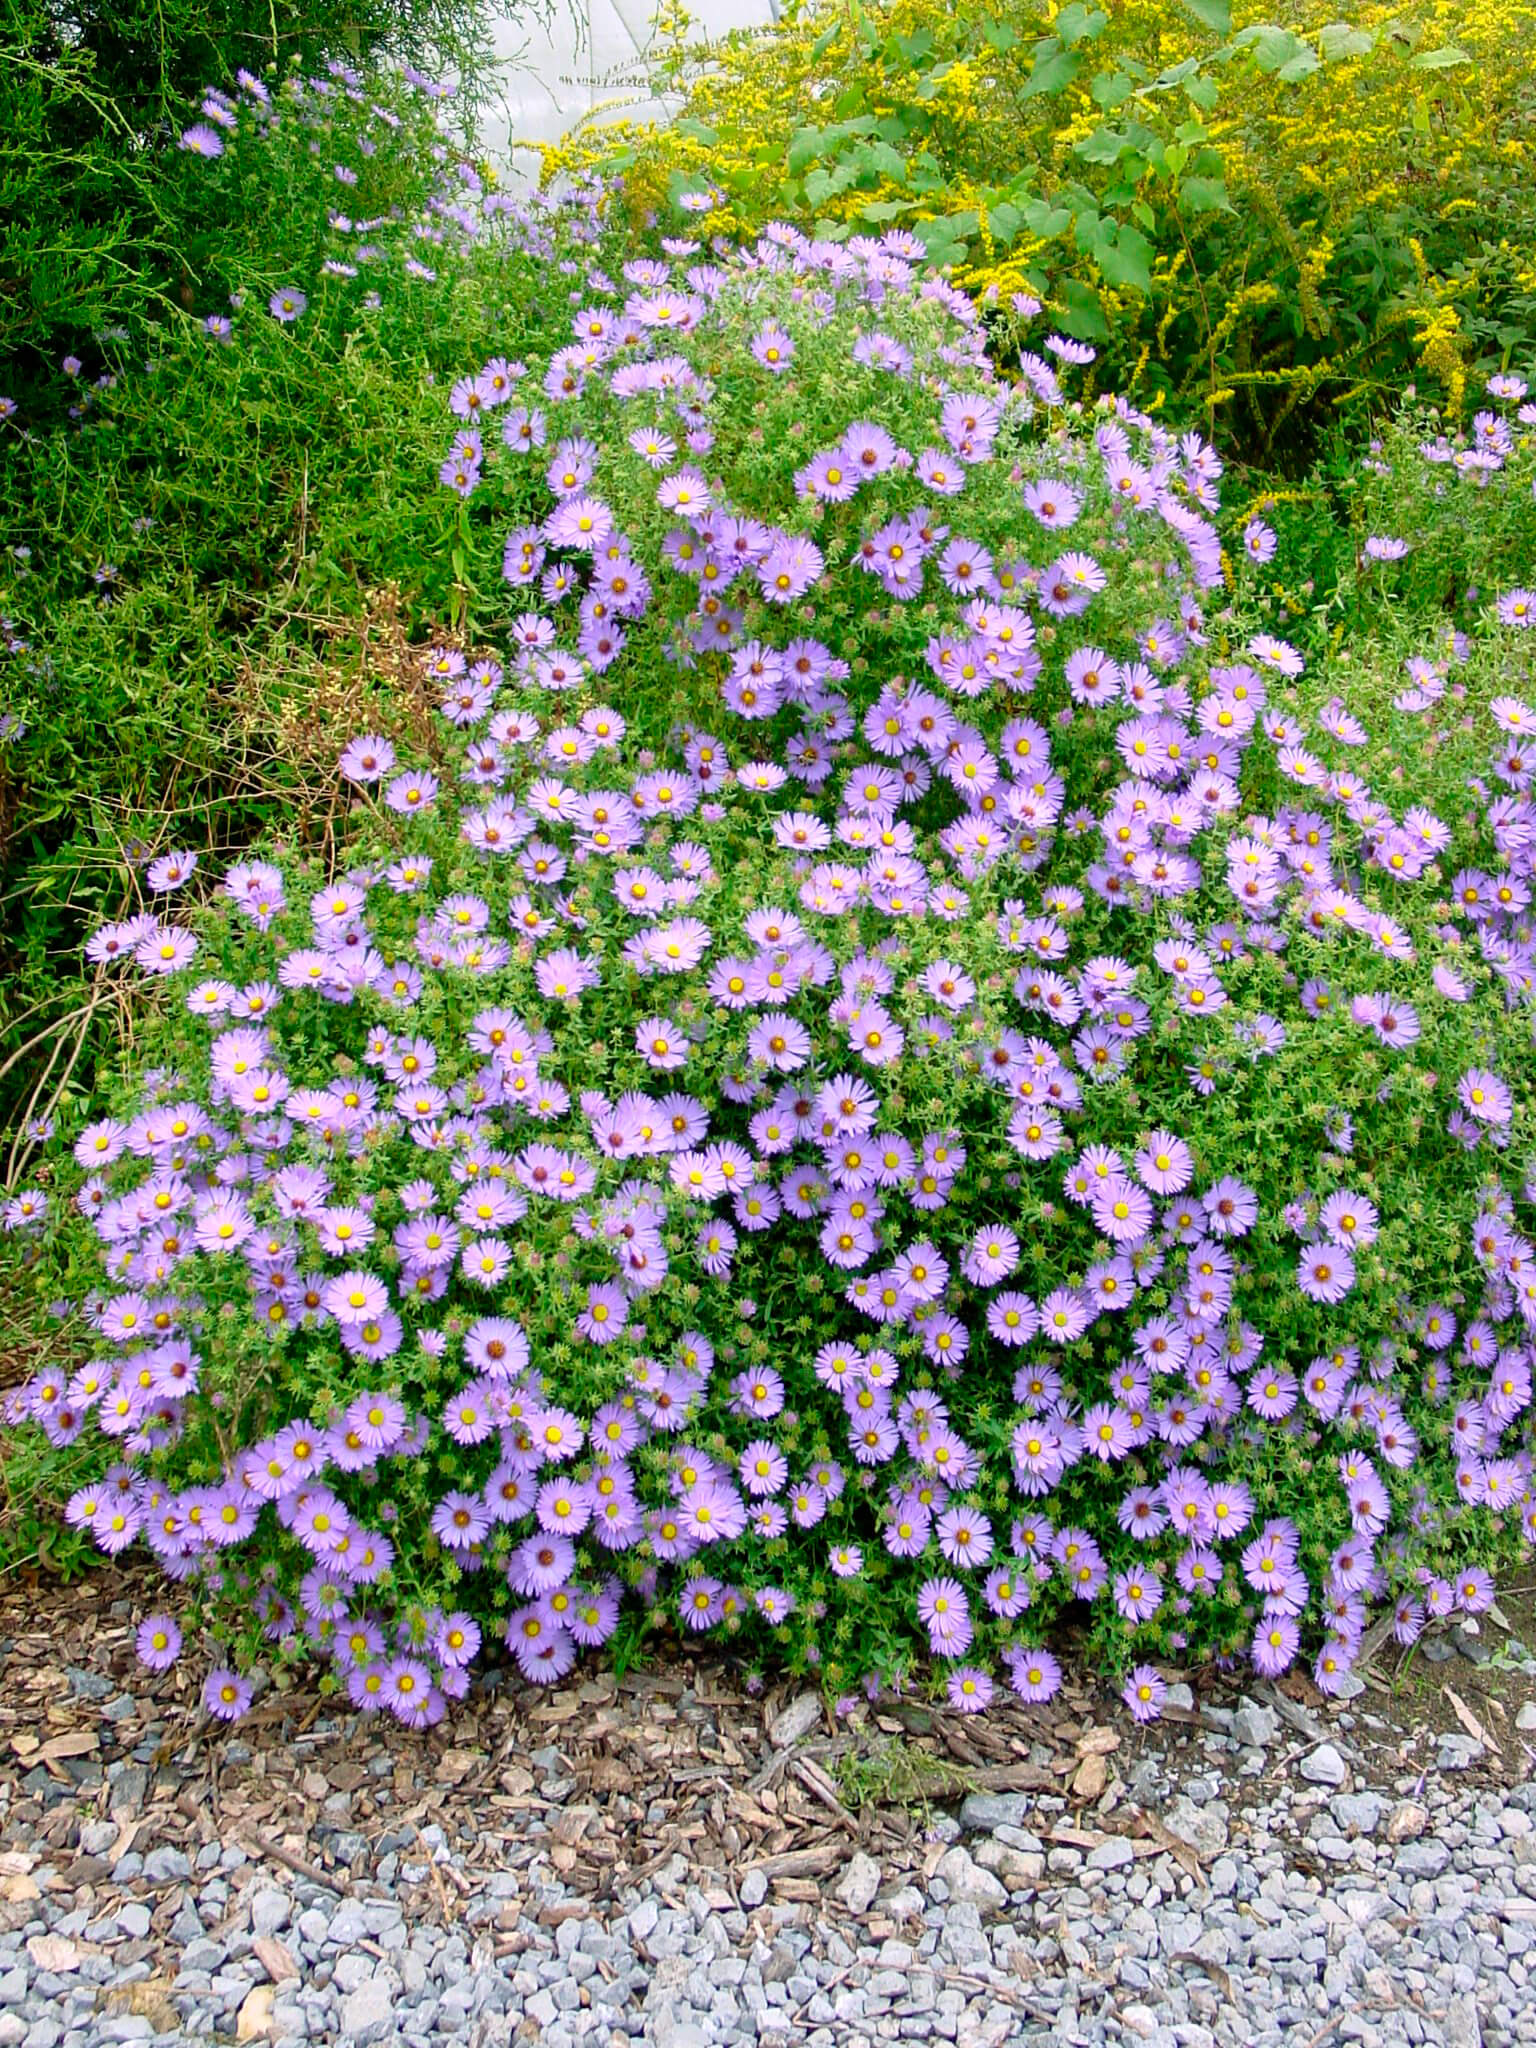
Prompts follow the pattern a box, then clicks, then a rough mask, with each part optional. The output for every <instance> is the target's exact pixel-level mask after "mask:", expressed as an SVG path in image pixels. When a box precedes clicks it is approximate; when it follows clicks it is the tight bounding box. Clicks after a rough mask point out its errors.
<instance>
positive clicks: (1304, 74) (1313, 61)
mask: <svg viewBox="0 0 1536 2048" xmlns="http://www.w3.org/2000/svg"><path fill="white" fill-rule="evenodd" d="M1321 69H1322V64H1321V61H1320V59H1319V57H1318V54H1317V52H1316V50H1311V49H1308V47H1307V45H1306V44H1305V43H1303V44H1302V46H1301V48H1300V49H1299V50H1298V51H1297V52H1296V54H1295V56H1294V57H1293V58H1292V59H1291V61H1290V63H1289V64H1282V65H1281V66H1280V70H1279V72H1278V74H1277V75H1278V76H1279V78H1280V79H1281V80H1282V81H1283V82H1284V83H1285V84H1286V85H1295V84H1296V83H1297V81H1298V80H1299V79H1303V78H1308V77H1310V76H1311V74H1312V73H1313V72H1314V71H1320V70H1321Z"/></svg>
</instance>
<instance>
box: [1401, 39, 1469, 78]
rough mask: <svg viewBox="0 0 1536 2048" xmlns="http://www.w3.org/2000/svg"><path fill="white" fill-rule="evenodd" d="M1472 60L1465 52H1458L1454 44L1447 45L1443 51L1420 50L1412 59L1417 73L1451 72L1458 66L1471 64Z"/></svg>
mask: <svg viewBox="0 0 1536 2048" xmlns="http://www.w3.org/2000/svg"><path fill="white" fill-rule="evenodd" d="M1471 62H1472V59H1471V58H1470V57H1469V56H1468V55H1467V53H1466V51H1465V50H1458V49H1457V48H1456V47H1455V45H1454V44H1453V43H1447V44H1446V45H1445V47H1444V49H1441V50H1420V52H1419V54H1418V56H1417V57H1415V58H1413V59H1412V63H1413V68H1414V70H1415V71H1451V70H1454V68H1455V67H1456V66H1457V65H1458V64H1470V63H1471Z"/></svg>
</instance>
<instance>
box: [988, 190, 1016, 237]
mask: <svg viewBox="0 0 1536 2048" xmlns="http://www.w3.org/2000/svg"><path fill="white" fill-rule="evenodd" d="M1023 224H1024V215H1023V212H1022V210H1021V209H1020V208H1019V207H1017V206H1015V205H1014V204H1013V202H1012V201H1011V200H1008V199H1000V200H999V201H998V203H997V205H996V206H991V207H988V209H987V230H988V232H989V233H990V235H991V237H992V239H993V241H994V242H995V243H996V244H997V246H998V248H999V249H1006V248H1007V247H1008V244H1009V243H1010V242H1011V241H1012V240H1013V239H1014V237H1015V236H1016V235H1017V234H1018V232H1019V229H1020V228H1021V227H1022V226H1023Z"/></svg>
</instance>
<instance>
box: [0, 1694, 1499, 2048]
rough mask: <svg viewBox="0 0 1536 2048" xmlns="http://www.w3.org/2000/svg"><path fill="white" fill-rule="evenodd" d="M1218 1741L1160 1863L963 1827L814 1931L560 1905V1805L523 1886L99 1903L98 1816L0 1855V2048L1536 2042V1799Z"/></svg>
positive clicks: (504, 1877) (1455, 1758) (936, 1837)
mask: <svg viewBox="0 0 1536 2048" xmlns="http://www.w3.org/2000/svg"><path fill="white" fill-rule="evenodd" d="M1205 1718H1206V1722H1207V1725H1206V1726H1205V1727H1204V1729H1203V1730H1201V1731H1200V1732H1196V1733H1194V1734H1193V1735H1192V1738H1191V1740H1190V1741H1188V1742H1187V1743H1185V1744H1184V1745H1183V1746H1182V1748H1181V1749H1180V1751H1179V1754H1178V1755H1177V1757H1173V1756H1171V1755H1163V1756H1158V1755H1156V1754H1153V1753H1149V1754H1146V1755H1143V1756H1142V1758H1141V1760H1140V1761H1139V1762H1138V1763H1137V1764H1136V1765H1135V1767H1134V1771H1133V1773H1132V1780H1131V1783H1130V1784H1129V1785H1128V1786H1127V1787H1126V1788H1125V1790H1126V1800H1125V1803H1124V1805H1123V1807H1122V1808H1121V1809H1120V1811H1122V1812H1123V1813H1124V1814H1130V1813H1133V1812H1137V1811H1140V1812H1145V1813H1149V1814H1153V1815H1155V1816H1157V1818H1158V1823H1159V1825H1160V1826H1161V1828H1162V1829H1163V1830H1165V1831H1166V1832H1165V1835H1164V1836H1163V1837H1154V1838H1153V1839H1151V1840H1148V1839H1147V1838H1146V1837H1145V1835H1144V1834H1143V1835H1141V1836H1137V1835H1136V1834H1135V1833H1134V1832H1133V1831H1132V1830H1131V1829H1130V1827H1129V1824H1128V1823H1121V1822H1117V1818H1116V1810H1115V1809H1114V1807H1113V1806H1112V1807H1111V1810H1110V1811H1109V1812H1107V1813H1106V1812H1104V1811H1103V1809H1102V1802H1101V1804H1100V1807H1099V1808H1097V1809H1095V1811H1094V1813H1093V1814H1092V1816H1091V1817H1090V1819H1089V1821H1088V1823H1087V1824H1086V1825H1085V1827H1083V1828H1079V1829H1077V1830H1076V1831H1077V1832H1078V1833H1080V1834H1082V1835H1083V1837H1084V1842H1087V1843H1088V1844H1090V1845H1089V1846H1084V1843H1083V1842H1077V1843H1074V1842H1069V1841H1063V1840H1061V1839H1059V1837H1060V1836H1061V1834H1062V1833H1063V1832H1067V1833H1071V1832H1073V1831H1074V1830H1073V1826H1072V1816H1071V1814H1070V1813H1069V1811H1068V1809H1067V1804H1066V1802H1065V1801H1064V1800H1062V1799H1056V1798H1050V1797H1045V1796H1041V1795H1032V1794H1003V1795H986V1794H982V1795H975V1796H973V1797H972V1798H971V1799H969V1800H967V1801H966V1802H965V1803H964V1804H963V1806H962V1807H961V1808H960V1809H959V1811H958V1812H955V1813H941V1814H939V1815H937V1816H935V1817H933V1818H932V1819H931V1821H930V1822H929V1824H928V1826H927V1833H926V1839H925V1840H922V1841H920V1843H919V1848H920V1852H921V1853H920V1854H919V1857H918V1861H917V1867H916V1868H915V1869H913V1870H909V1871H905V1872H900V1873H894V1874H893V1873H888V1872H886V1871H883V1870H882V1869H881V1867H880V1865H879V1863H878V1862H877V1861H876V1860H875V1859H874V1858H873V1857H871V1856H869V1855H867V1854H865V1853H864V1852H863V1851H861V1850H858V1849H856V1848H855V1847H854V1846H853V1845H852V1844H850V1848H849V1853H848V1856H847V1860H846V1862H845V1864H844V1865H843V1867H842V1869H841V1871H840V1872H838V1873H835V1874H834V1875H833V1876H832V1878H830V1879H829V1880H828V1881H827V1883H826V1885H825V1887H824V1889H823V1890H822V1892H821V1893H820V1895H819V1902H818V1903H816V1904H814V1905H813V1904H812V1903H810V1901H809V1900H807V1899H805V1898H801V1899H792V1900H783V1899H780V1898H778V1897H776V1896H775V1886H774V1884H773V1883H772V1882H771V1881H770V1879H769V1878H768V1877H767V1876H765V1875H764V1873H763V1872H762V1871H761V1870H753V1869H751V1868H747V1869H745V1870H743V1871H740V1872H736V1873H732V1874H731V1875H730V1877H729V1878H728V1879H722V1876H721V1873H720V1872H719V1871H718V1870H711V1871H707V1872H702V1871H698V1870H694V1869H691V1868H690V1866H689V1863H688V1861H687V1859H686V1858H685V1856H684V1855H683V1854H681V1853H679V1854H676V1855H674V1856H673V1857H672V1858H671V1861H670V1862H668V1863H666V1864H664V1865H663V1866H662V1867H661V1868H659V1869H654V1870H652V1871H650V1872H649V1874H648V1875H646V1876H645V1877H644V1879H643V1881H641V1882H638V1883H635V1884H633V1885H632V1886H630V1887H628V1888H626V1887H625V1886H624V1885H623V1884H620V1885H619V1886H618V1887H617V1889H616V1891H615V1892H614V1894H613V1896H612V1897H610V1898H608V1899H606V1900H601V1901H597V1900H594V1899H592V1898H590V1897H588V1896H585V1895H584V1894H582V1893H580V1892H577V1891H574V1890H571V1889H569V1888H568V1887H567V1885H566V1883H565V1882H564V1881H563V1879H562V1877H561V1875H560V1873H559V1869H558V1867H557V1866H558V1860H559V1858H558V1842H559V1836H558V1824H559V1809H558V1805H555V1806H552V1807H549V1808H547V1809H545V1810H544V1811H539V1812H530V1814H529V1818H528V1824H527V1837H526V1840H525V1841H523V1842H521V1843H520V1844H519V1854H518V1856H517V1859H516V1861H517V1864H518V1867H516V1868H505V1867H503V1868H496V1867H486V1866H485V1865H483V1864H475V1863H467V1862H466V1861H465V1860H464V1859H463V1858H462V1857H459V1856H457V1855H455V1854H454V1853H452V1852H451V1850H450V1847H449V1845H448V1842H447V1840H446V1839H445V1837H444V1835H443V1833H442V1831H441V1830H440V1829H439V1828H437V1827H435V1826H427V1827H425V1828H421V1829H420V1830H419V1831H418V1830H416V1829H414V1828H413V1829H412V1830H410V1831H409V1839H408V1842H407V1839H406V1836H405V1835H404V1833H402V1837H401V1840H400V1842H399V1844H398V1845H397V1846H394V1847H391V1848H390V1849H388V1850H387V1851H386V1852H385V1853H384V1854H383V1855H382V1856H379V1857H378V1858H377V1859H376V1861H375V1862H374V1865H373V1869H372V1875H371V1877H370V1878H368V1879H366V1880H364V1881H362V1882H360V1883H358V1882H354V1883H353V1884H352V1886H351V1888H350V1889H349V1890H348V1891H347V1892H346V1893H344V1894H343V1893H339V1892H338V1891H337V1889H335V1888H334V1887H333V1886H330V1885H324V1886H322V1885H321V1884H319V1883H316V1882H312V1881H311V1880H310V1879H308V1878H306V1877H303V1876H299V1875H296V1874H294V1873H293V1872H292V1871H288V1870H284V1869H283V1868H282V1867H281V1866H278V1865H274V1863H273V1862H272V1861H271V1860H270V1858H269V1857H265V1856H257V1855H255V1854H253V1853H252V1852H251V1851H249V1850H248V1849H247V1848H245V1847H242V1846H239V1845H236V1844H231V1845H227V1846H226V1845H221V1844H220V1843H219V1842H217V1841H213V1842H207V1843H205V1844H204V1845H203V1846H202V1848H201V1849H200V1850H196V1851H194V1853H193V1854H192V1855H191V1856H190V1857H189V1855H188V1854H187V1853H186V1851H185V1850H184V1849H183V1848H182V1847H180V1846H177V1845H172V1844H169V1843H167V1844H165V1845H153V1844H152V1845H149V1846H147V1847H145V1846H144V1845H142V1844H136V1846H135V1849H134V1851H133V1852H132V1853H130V1854H127V1855H124V1856H121V1857H120V1858H119V1859H118V1860H117V1862H116V1863H115V1864H113V1865H111V1867H110V1870H109V1871H108V1872H107V1873H106V1874H105V1875H104V1877H103V1880H102V1882H101V1883H100V1884H98V1885H94V1886H92V1887H91V1893H90V1900H89V1902H88V1903H82V1899H83V1898H84V1896H85V1895H84V1894H83V1893H82V1892H81V1891H80V1890H79V1889H78V1888H76V1887H71V1886H68V1885H65V1884H62V1883H61V1882H60V1879H61V1872H62V1867H63V1865H64V1864H65V1863H67V1862H70V1861H72V1860H73V1859H75V1858H77V1857H79V1856H82V1855H83V1856H95V1857H98V1858H104V1857H107V1856H108V1855H109V1852H110V1850H111V1847H112V1845H113V1843H115V1842H116V1841H117V1839H118V1825H117V1823H116V1822H115V1821H114V1820H112V1819H110V1818H107V1817H99V1818H93V1817H91V1816H90V1814H89V1813H88V1812H86V1811H82V1813H81V1817H80V1821H79V1825H78V1827H77V1828H74V1829H73V1830H72V1833H73V1836H74V1839H73V1840H72V1841H71V1842H70V1844H69V1856H68V1858H64V1857H61V1856H60V1855H59V1852H58V1848H57V1844H56V1841H55V1843H54V1844H53V1845H52V1846H51V1847H49V1846H47V1845H45V1848H46V1851H47V1853H44V1854H41V1855H40V1854H38V1853H36V1852H34V1851H30V1850H29V1849H28V1848H27V1847H26V1844H25V1843H24V1842H22V1841H19V1840H17V1839H16V1838H15V1835H14V1833H12V1834H9V1835H8V1836H7V1839H6V1842H5V1853H4V1854H3V1855H0V1900H3V1901H4V1907H3V1915H0V1925H3V1927H4V1930H5V1931H3V1932H0V2048H96V2044H98V2043H107V2042H131V2041H144V2040H151V2039H159V2040H160V2041H162V2042H164V2043H165V2044H166V2048H172V2044H180V2043H190V2042H200V2043H201V2042H207V2041H209V2040H210V2039H212V2038H216V2037H217V2038H221V2039H228V2038H231V2037H237V2038H243V2039H248V2040H260V2041H268V2042H273V2043H278V2044H290V2043H292V2044H297V2043H300V2042H315V2041H323V2042H339V2043H353V2044H356V2048H367V2044H372V2043H381V2042H405V2043H409V2044H411V2048H426V2044H428V2043H432V2042H437V2041H440V2040H444V2039H448V2038H451V2039H452V2040H454V2041H455V2042H462V2043H464V2044H465V2048H488V2044H499V2043H503V2042H512V2041H517V2042H525V2041H534V2040H537V2041H538V2042H540V2043H541V2044H543V2048H571V2044H574V2043H578V2042H582V2043H594V2044H602V2048H613V2044H618V2043H627V2042H630V2041H635V2040H640V2041H647V2042H652V2043H655V2044H656V2048H704V2044H714V2043H720V2044H723V2043H727V2042H732V2043H734V2042H740V2043H748V2042H753V2043H758V2044H761V2048H780V2044H786V2043H794V2044H795V2048H845V2044H847V2043H850V2042H856V2041H866V2040H867V2041H900V2040H911V2041H926V2040H941V2041H953V2042H956V2043H957V2044H961V2048H1002V2044H1004V2043H1014V2042H1036V2041H1038V2042H1052V2043H1062V2044H1068V2043H1094V2044H1097V2043H1104V2042H1120V2041H1131V2042H1144V2043H1147V2044H1148V2048H1212V2044H1216V2043H1221V2044H1227V2043H1231V2044H1241V2048H1271V2044H1281V2043H1284V2044H1286V2048H1322V2044H1324V2043H1329V2042H1333V2041H1339V2042H1349V2041H1355V2042H1360V2043H1363V2044H1367V2048H1369V2044H1374V2043H1382V2044H1396V2043H1400V2042H1424V2043H1431V2044H1445V2048H1475V2044H1478V2043H1482V2044H1486V2048H1500V2044H1504V2043H1514V2042H1536V1986H1533V1982H1532V1967H1533V1956H1532V1952H1533V1947H1536V1825H1533V1816H1536V1786H1532V1785H1531V1784H1529V1783H1525V1784H1518V1785H1513V1786H1505V1787H1503V1788H1496V1787H1492V1786H1489V1785H1486V1784H1484V1785H1481V1786H1477V1787H1473V1786H1472V1785H1471V1784H1470V1783H1469V1781H1468V1779H1467V1777H1466V1775H1465V1769H1466V1762H1467V1761H1468V1760H1467V1759H1464V1758H1462V1757H1461V1756H1460V1754H1459V1753H1457V1752H1455V1751H1454V1750H1450V1751H1448V1750H1447V1749H1446V1747H1445V1743H1444V1741H1443V1740H1442V1744H1441V1749H1440V1753H1439V1756H1438V1758H1437V1763H1436V1766H1435V1767H1433V1768H1430V1769H1428V1770H1426V1771H1424V1772H1421V1773H1419V1774H1418V1775H1416V1776H1414V1777H1411V1778H1409V1777H1399V1778H1397V1779H1395V1780H1393V1781H1390V1782H1386V1783H1379V1784H1372V1783H1369V1782H1367V1781H1366V1780H1367V1776H1368V1772H1369V1766H1368V1764H1367V1763H1366V1761H1365V1760H1364V1758H1363V1757H1362V1755H1361V1754H1360V1753H1359V1752H1358V1751H1357V1750H1356V1749H1355V1747H1354V1746H1353V1743H1352V1741H1351V1739H1350V1737H1349V1736H1348V1735H1347V1734H1346V1733H1345V1732H1344V1731H1343V1727H1342V1725H1341V1726H1339V1727H1336V1728H1333V1729H1330V1730H1329V1731H1328V1733H1329V1736H1330V1739H1329V1740H1328V1741H1326V1742H1317V1741H1311V1742H1306V1743H1305V1744H1303V1745H1302V1746H1298V1743H1297V1739H1296V1731H1295V1729H1294V1728H1293V1727H1282V1724H1281V1722H1280V1720H1279V1719H1278V1718H1277V1716H1276V1714H1275V1712H1274V1710H1273V1709H1272V1708H1271V1707H1267V1706H1265V1705H1263V1704H1262V1703H1260V1702H1257V1701H1254V1702H1246V1703H1244V1704H1243V1705H1240V1706H1239V1707H1238V1708H1237V1709H1236V1711H1235V1713H1228V1714H1226V1715H1224V1716H1223V1715H1217V1716H1215V1717H1214V1718H1215V1719H1216V1720H1217V1721H1223V1720H1224V1721H1225V1723H1226V1726H1225V1728H1223V1727H1220V1726H1218V1727H1214V1728H1213V1727H1211V1726H1210V1725H1209V1722H1210V1719H1211V1718H1213V1717H1211V1716H1209V1715H1207V1716H1206V1717H1205ZM1351 1725H1353V1724H1352V1723H1351ZM1473 1747H1474V1749H1475V1748H1476V1745H1475V1743H1474V1744H1473ZM539 1762H540V1764H541V1765H543V1766H544V1777H543V1784H544V1789H545V1790H546V1791H547V1790H548V1789H549V1788H550V1787H551V1786H554V1787H556V1788H558V1785H559V1782H560V1781H559V1779H558V1776H557V1773H558V1770H559V1759H558V1752H554V1751H551V1752H550V1753H548V1754H547V1755H542V1756H540V1758H539ZM1133 1802H1134V1804H1133ZM1079 1818H1081V1816H1079ZM1121 1825H1124V1826H1125V1831H1124V1832H1118V1831H1117V1828H1118V1827H1119V1826H1121ZM52 1832H53V1833H54V1835H55V1836H56V1834H57V1830H54V1831H52ZM50 1856H51V1857H52V1859H53V1860H52V1861H50V1860H49V1858H50ZM433 1866H435V1869H434V1867H433ZM424 1893H425V1894H426V1895H429V1896H430V1897H432V1898H433V1899H434V1900H436V1902H437V1907H438V1909H439V1910H434V1912H433V1913H432V1915H431V1916H430V1917H424V1916H422V1915H421V1914H420V1913H419V1912H418V1911H416V1909H415V1907H414V1905H413V1907H412V1912H411V1913H410V1914H408V1913H407V1910H406V1908H405V1906H404V1905H403V1904H402V1900H407V1901H412V1902H414V1901H416V1900H419V1899H420V1898H421V1897H422V1896H423V1895H424ZM445 1916H446V1917H445Z"/></svg>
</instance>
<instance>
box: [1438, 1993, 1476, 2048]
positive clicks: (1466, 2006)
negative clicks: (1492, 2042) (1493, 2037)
mask: <svg viewBox="0 0 1536 2048" xmlns="http://www.w3.org/2000/svg"><path fill="white" fill-rule="evenodd" d="M1444 2038H1445V2048H1483V2024H1482V2021H1481V2020H1480V2019H1479V2018H1478V2016H1477V2002H1476V2000H1475V1999H1473V1998H1471V1997H1470V1996H1469V1995H1468V1994H1467V1993H1466V1992H1461V1993H1460V1994H1458V1996H1456V1997H1455V1998H1453V1999H1452V2000H1451V2001H1450V2003H1449V2004H1448V2005H1447V2006H1446V2008H1445V2037H1444Z"/></svg>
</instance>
